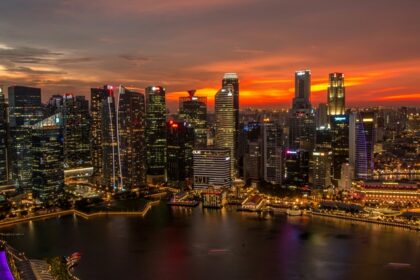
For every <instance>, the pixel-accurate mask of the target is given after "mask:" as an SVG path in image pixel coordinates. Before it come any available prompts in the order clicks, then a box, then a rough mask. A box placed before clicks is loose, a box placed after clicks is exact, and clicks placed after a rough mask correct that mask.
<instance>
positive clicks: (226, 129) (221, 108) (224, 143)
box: [215, 87, 236, 178]
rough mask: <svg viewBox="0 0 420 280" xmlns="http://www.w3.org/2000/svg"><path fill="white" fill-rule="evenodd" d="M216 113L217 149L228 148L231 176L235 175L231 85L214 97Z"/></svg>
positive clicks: (233, 117) (232, 93)
mask: <svg viewBox="0 0 420 280" xmlns="http://www.w3.org/2000/svg"><path fill="white" fill-rule="evenodd" d="M215 115H216V139H215V147H216V148H217V149H228V150H229V151H230V158H231V160H230V163H231V168H230V170H231V172H232V175H231V177H232V178H233V177H234V175H235V166H236V160H235V155H236V142H235V141H236V140H235V139H236V138H235V137H236V136H235V135H236V130H235V109H234V92H233V91H232V89H231V87H227V88H222V89H220V90H219V91H218V92H217V93H216V97H215Z"/></svg>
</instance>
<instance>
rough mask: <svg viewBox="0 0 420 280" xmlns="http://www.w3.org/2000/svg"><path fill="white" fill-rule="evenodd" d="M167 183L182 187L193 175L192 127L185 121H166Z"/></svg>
mask: <svg viewBox="0 0 420 280" xmlns="http://www.w3.org/2000/svg"><path fill="white" fill-rule="evenodd" d="M166 135H167V169H168V183H169V184H170V185H172V186H175V187H178V188H180V189H183V188H184V187H186V186H187V185H188V184H189V182H190V180H191V179H192V175H193V170H192V169H193V154H192V151H193V147H194V128H193V127H192V126H190V125H189V124H188V123H187V122H184V121H176V120H169V121H168V122H167V134H166Z"/></svg>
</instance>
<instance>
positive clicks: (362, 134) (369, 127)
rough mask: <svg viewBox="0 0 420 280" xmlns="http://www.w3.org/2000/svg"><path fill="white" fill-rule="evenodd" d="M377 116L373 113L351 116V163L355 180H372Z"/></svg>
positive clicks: (367, 112)
mask: <svg viewBox="0 0 420 280" xmlns="http://www.w3.org/2000/svg"><path fill="white" fill-rule="evenodd" d="M375 135H376V133H375V114H374V112H373V111H361V112H354V113H352V114H351V115H350V132H349V139H350V144H349V145H350V146H349V149H350V150H349V163H350V166H351V168H352V170H353V171H354V173H355V174H354V175H355V178H358V179H369V178H372V175H373V168H374V157H373V156H374V154H373V150H374V146H375Z"/></svg>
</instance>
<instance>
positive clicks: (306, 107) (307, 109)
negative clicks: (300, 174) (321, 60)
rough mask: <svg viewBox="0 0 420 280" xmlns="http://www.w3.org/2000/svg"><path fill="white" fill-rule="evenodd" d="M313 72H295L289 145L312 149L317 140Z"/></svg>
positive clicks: (295, 147) (296, 147)
mask: <svg viewBox="0 0 420 280" xmlns="http://www.w3.org/2000/svg"><path fill="white" fill-rule="evenodd" d="M310 95H311V72H310V71H309V70H305V71H297V72H296V73H295V97H294V98H293V104H292V109H291V110H290V111H289V147H290V148H291V149H294V150H296V149H300V150H308V151H311V150H312V149H313V147H314V142H315V128H316V124H315V112H314V110H313V109H312V105H311V101H310Z"/></svg>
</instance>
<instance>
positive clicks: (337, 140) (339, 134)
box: [330, 115, 349, 187]
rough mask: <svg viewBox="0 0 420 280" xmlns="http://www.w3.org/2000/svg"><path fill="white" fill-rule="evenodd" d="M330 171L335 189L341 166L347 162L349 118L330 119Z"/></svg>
mask: <svg viewBox="0 0 420 280" xmlns="http://www.w3.org/2000/svg"><path fill="white" fill-rule="evenodd" d="M330 123H331V147H332V169H331V181H332V183H333V184H334V185H335V186H336V187H337V186H338V182H339V180H340V178H341V166H342V164H343V163H348V162H349V116H348V115H336V116H331V117H330Z"/></svg>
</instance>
